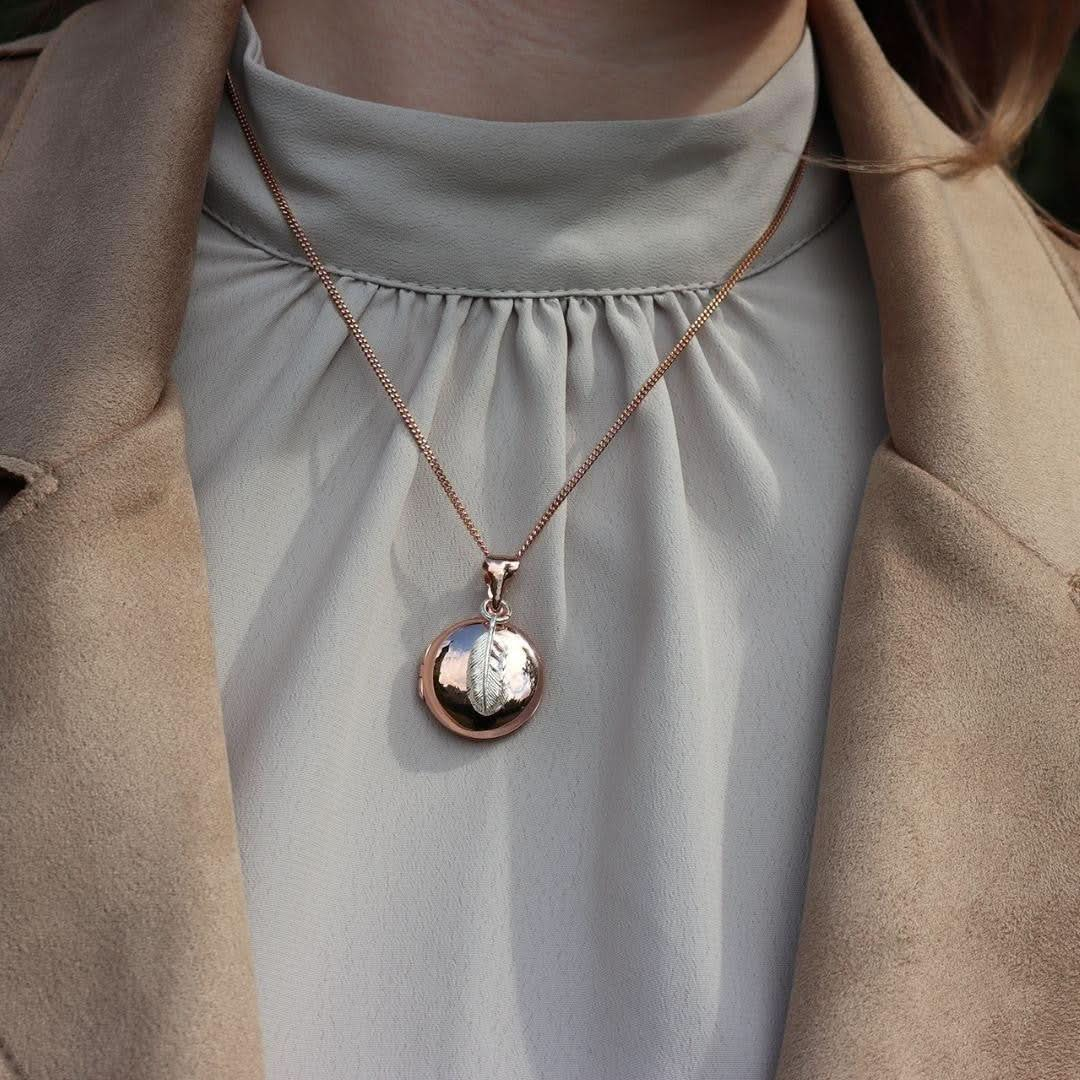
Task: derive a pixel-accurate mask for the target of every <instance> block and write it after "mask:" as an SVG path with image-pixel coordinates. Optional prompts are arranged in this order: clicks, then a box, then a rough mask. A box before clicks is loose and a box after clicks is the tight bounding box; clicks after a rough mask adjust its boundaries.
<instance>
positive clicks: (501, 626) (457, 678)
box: [420, 558, 544, 739]
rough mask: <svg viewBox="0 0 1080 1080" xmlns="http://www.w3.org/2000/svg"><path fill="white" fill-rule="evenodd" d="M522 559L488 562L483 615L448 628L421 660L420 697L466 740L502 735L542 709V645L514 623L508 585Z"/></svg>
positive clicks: (444, 723) (516, 727)
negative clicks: (538, 647)
mask: <svg viewBox="0 0 1080 1080" xmlns="http://www.w3.org/2000/svg"><path fill="white" fill-rule="evenodd" d="M517 568H518V561H517V560H516V559H496V558H488V559H485V560H484V576H485V578H486V580H487V586H488V596H487V599H486V600H485V601H484V604H483V606H482V607H481V609H480V617H479V618H472V619H464V620H463V621H462V622H459V623H455V624H454V625H453V626H450V627H448V628H447V629H446V630H444V631H443V632H442V633H441V634H440V635H439V636H438V637H437V638H435V640H434V641H433V642H432V643H431V644H430V645H429V646H428V648H427V651H426V652H425V653H424V657H423V659H422V660H421V662H420V697H421V698H422V699H423V702H424V704H425V705H426V706H427V707H428V709H429V710H430V711H431V714H432V715H433V716H434V717H435V719H436V720H437V721H438V722H439V723H440V724H442V726H443V727H445V728H447V729H449V730H450V731H452V732H454V734H455V735H461V736H463V737H464V738H466V739H497V738H498V737H499V736H501V735H509V734H510V732H511V731H516V730H517V729H518V728H519V727H521V725H522V724H524V723H525V721H526V720H528V719H529V717H531V716H532V715H533V713H534V712H536V709H537V706H538V705H539V704H540V696H541V692H542V690H543V681H544V672H543V667H542V665H541V663H540V657H539V654H538V653H537V651H536V646H535V645H534V644H533V643H532V641H531V640H530V639H529V637H528V636H527V635H526V634H524V633H522V631H520V630H518V629H517V628H516V627H514V626H511V625H510V622H509V619H510V608H509V607H507V605H506V602H505V601H504V600H503V595H502V594H503V587H504V586H505V584H506V582H507V581H508V580H509V579H510V577H511V575H512V574H513V573H514V571H515V570H517Z"/></svg>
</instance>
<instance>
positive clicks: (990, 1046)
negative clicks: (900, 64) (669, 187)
mask: <svg viewBox="0 0 1080 1080" xmlns="http://www.w3.org/2000/svg"><path fill="white" fill-rule="evenodd" d="M811 17H812V21H813V28H814V31H815V37H816V40H817V42H818V46H819V48H820V50H821V55H822V60H823V69H824V73H825V76H826V79H827V82H828V85H829V88H830V96H831V100H832V104H833V108H834V112H835V114H836V119H837V124H838V127H839V130H840V133H841V138H842V141H843V144H844V150H845V152H846V153H847V154H848V155H850V156H852V157H854V158H857V159H871V160H872V159H880V158H894V157H897V156H900V157H909V156H911V155H913V154H919V153H934V152H937V151H940V150H942V149H944V150H948V149H951V148H952V147H953V146H955V145H956V140H955V137H954V136H952V135H951V134H950V133H949V132H948V131H947V130H946V129H945V128H944V127H943V126H942V125H941V124H940V123H939V122H938V121H937V120H936V118H934V117H933V116H932V115H931V114H930V113H929V111H928V110H927V109H926V108H925V107H924V106H923V105H922V104H921V103H920V102H918V101H917V100H916V99H915V97H914V95H912V94H911V92H910V91H909V90H908V88H907V87H906V86H905V85H904V84H903V83H901V82H900V81H899V79H897V78H896V77H895V76H894V75H893V74H892V73H891V72H890V71H889V68H888V65H887V64H886V62H885V60H884V58H883V56H882V55H881V53H880V51H879V49H878V46H877V44H876V42H875V41H874V40H873V38H872V36H871V34H870V33H869V31H868V29H867V27H866V25H865V23H864V22H863V20H862V19H861V17H860V16H859V14H858V12H857V10H856V8H855V6H854V3H853V0H818V2H815V3H812V6H811ZM853 184H854V189H855V196H856V200H857V205H858V210H859V214H860V219H861V222H862V228H863V234H864V238H865V242H866V246H867V250H868V253H869V257H870V263H871V270H872V273H873V276H874V282H875V288H876V292H877V295H878V302H879V310H880V320H881V332H882V359H883V364H884V383H885V395H886V405H887V410H888V416H889V423H890V431H891V437H890V440H888V441H887V442H886V444H885V445H883V446H882V447H881V448H880V449H879V451H878V453H877V454H876V456H875V458H874V461H873V464H872V467H871V470H870V475H869V479H868V483H867V488H866V492H865V495H864V500H863V504H862V508H861V514H860V519H859V524H858V528H857V532H856V535H855V538H854V542H853V545H852V550H851V556H850V561H849V566H848V573H847V579H846V584H845V590H844V601H843V609H842V618H841V626H840V632H839V640H838V646H837V652H836V657H835V665H834V672H833V687H832V698H831V706H830V713H829V719H828V727H827V736H826V745H825V751H824V757H823V762H822V770H821V776H820V786H819V793H818V806H817V816H816V824H815V829H814V836H813V845H812V856H811V864H810V870H809V877H808V882H807V893H806V902H805V907H804V913H803V921H802V927H801V933H800V939H799V946H798V953H797V958H796V970H795V979H794V986H793V990H792V994H791V999H790V1004H789V1013H788V1018H787V1024H786V1028H785V1032H784V1040H783V1047H782V1051H781V1056H780V1062H779V1066H778V1072H777V1076H778V1078H779V1080H844V1078H854V1077H859V1078H869V1077H884V1076H888V1077H905V1078H907V1077H911V1078H914V1077H926V1078H934V1080H938V1078H941V1077H987V1078H990V1077H994V1078H998V1077H1017V1078H1020V1077H1031V1076H1040V1077H1065V1076H1075V1075H1080V1024H1078V1022H1077V1021H1078V1016H1080V1013H1078V1008H1077V996H1076V994H1077V991H1076V988H1077V986H1078V985H1080V936H1078V933H1077V929H1076V928H1077V926H1078V925H1080V829H1078V828H1077V825H1078V822H1080V740H1078V739H1077V721H1078V719H1080V708H1078V697H1080V695H1078V690H1077V687H1078V675H1080V611H1078V604H1077V601H1078V600H1080V594H1078V593H1077V592H1076V590H1075V585H1076V582H1077V579H1076V578H1075V577H1074V576H1073V574H1074V572H1075V570H1076V568H1077V567H1080V501H1078V492H1080V483H1078V480H1080V434H1078V432H1080V425H1078V424H1077V423H1076V416H1077V406H1078V403H1080V320H1078V307H1077V303H1078V300H1077V293H1076V287H1075V281H1074V279H1073V278H1072V277H1071V276H1070V271H1069V269H1068V267H1067V266H1066V265H1065V263H1064V262H1063V258H1062V256H1063V253H1064V249H1062V250H1061V251H1059V250H1057V249H1056V248H1055V247H1054V244H1053V243H1052V242H1051V241H1050V240H1049V235H1048V233H1047V232H1046V231H1045V230H1044V229H1043V228H1042V227H1041V226H1040V225H1039V224H1038V223H1037V222H1036V220H1035V219H1034V217H1033V215H1032V213H1031V212H1030V210H1029V208H1028V207H1027V205H1026V204H1025V203H1024V201H1023V199H1022V198H1021V197H1020V196H1019V195H1018V194H1017V193H1016V191H1015V190H1014V188H1013V186H1012V185H1011V183H1010V182H1008V181H1007V180H1006V178H1005V177H1004V175H1003V174H1002V173H1001V172H1000V170H993V171H990V172H987V173H984V174H982V175H980V176H979V177H977V178H975V179H969V180H951V181H946V180H943V179H941V178H940V177H939V176H937V175H935V174H934V173H931V172H927V171H924V170H920V171H916V172H909V173H907V174H904V175H900V176H880V175H872V174H864V175H858V174H856V175H855V177H854V178H853ZM1077 254H1078V253H1076V252H1072V253H1071V254H1070V255H1069V258H1070V259H1072V260H1075V259H1076V257H1077Z"/></svg>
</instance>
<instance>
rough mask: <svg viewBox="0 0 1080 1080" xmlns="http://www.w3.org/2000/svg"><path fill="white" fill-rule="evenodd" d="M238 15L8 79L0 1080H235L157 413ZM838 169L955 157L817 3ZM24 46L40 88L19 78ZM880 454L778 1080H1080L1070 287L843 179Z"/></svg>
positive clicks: (1077, 272)
mask: <svg viewBox="0 0 1080 1080" xmlns="http://www.w3.org/2000/svg"><path fill="white" fill-rule="evenodd" d="M236 15H237V5H236V3H235V2H234V0H219V2H213V0H197V2H187V3H150V2H146V0H109V2H106V0H99V2H98V3H95V4H93V5H91V6H90V7H89V8H86V9H83V10H82V11H80V12H79V13H77V14H76V15H74V16H72V17H71V18H70V19H68V20H67V21H66V22H65V23H64V24H63V26H62V27H61V28H60V30H58V31H56V32H54V33H53V34H51V35H47V36H46V37H45V38H42V39H38V40H35V41H32V42H29V43H21V44H17V45H15V46H9V47H7V48H6V49H4V50H0V53H6V56H4V58H2V59H0V104H3V105H4V107H5V111H6V115H3V116H0V123H2V124H3V125H4V126H3V133H2V134H0V236H3V238H4V257H3V259H2V260H0V296H2V297H3V298H4V299H3V302H4V304H5V318H4V320H3V321H2V323H0V326H2V331H0V334H2V337H0V341H2V342H3V345H2V347H0V470H2V471H3V472H4V473H5V474H7V476H8V477H9V478H13V481H14V482H13V484H12V485H10V486H11V487H13V489H16V490H17V489H18V487H19V485H22V487H21V490H17V494H15V495H14V497H13V498H11V499H10V501H9V502H7V504H6V505H3V506H2V507H0V611H2V613H3V618H2V620H0V641H2V646H3V656H4V666H3V670H2V674H0V852H2V853H3V863H4V873H3V874H2V875H0V1077H4V1078H5V1080H13V1078H15V1080H61V1078H64V1080H67V1078H74V1077H79V1078H95V1080H97V1078H102V1080H103V1078H114V1077H125V1078H127V1077H130V1078H135V1080H151V1078H154V1080H179V1078H181V1077H185V1078H186V1077H193V1076H200V1077H201V1076H214V1077H229V1078H234V1077H235V1078H243V1080H254V1078H257V1077H259V1076H261V1075H262V1072H263V1066H262V1060H261V1050H260V1044H259V1031H258V1021H257V1010H256V999H255V990H254V979H253V974H252V965H251V956H250V945H249V939H248V931H247V925H246V913H245V909H244V892H243V882H242V877H241V868H240V864H239V858H238V853H237V847H236V833H235V820H234V816H233V808H232V802H231V791H230V783H229V774H228V764H227V759H226V754H225V747H224V738H223V732H222V724H221V708H220V701H219V698H218V691H217V680H216V674H215V670H214V653H213V638H212V633H211V623H210V615H209V602H208V592H207V581H206V573H205V565H204V556H203V550H202V547H201V541H200V537H199V527H198V516H197V510H196V505H195V501H194V497H193V492H192V487H191V480H190V474H189V472H188V469H187V463H186V460H185V450H184V416H183V410H182V407H181V404H180V400H179V396H178V394H177V390H176V387H175V384H174V383H173V382H172V380H171V379H170V378H169V377H168V375H167V372H168V368H169V363H170V360H171V357H172V354H173V351H174V349H175V346H176V340H177V332H178V329H179V325H180V321H181V318H182V316H183V312H184V308H185V304H186V298H187V290H188V286H189V281H190V269H191V263H192V258H193V246H194V237H195V226H196V221H197V215H198V212H199V205H200V200H201V194H202V186H203V182H204V177H205V169H206V162H207V155H208V150H209V139H210V134H211V125H212V119H213V114H214V110H215V109H216V107H217V104H218V101H219V99H220V94H221V84H222V80H223V78H224V69H225V62H226V55H227V51H228V46H229V43H230V41H231V38H232V33H233V29H234V27H235V19H236ZM811 21H812V24H813V29H814V33H815V38H816V40H817V42H818V46H819V49H820V53H821V61H822V68H823V71H824V75H825V78H826V81H827V83H828V86H829V91H830V97H831V100H832V104H833V108H834V111H835V115H836V119H837V125H838V128H839V131H840V135H841V139H842V141H843V144H844V149H845V152H846V153H848V154H849V155H851V156H853V157H855V158H873V157H878V156H881V155H894V154H901V155H910V154H917V153H920V152H925V151H927V150H935V149H939V148H942V147H948V146H951V145H954V144H955V136H953V135H951V134H950V133H949V132H948V131H947V129H946V128H945V127H944V126H943V125H942V124H941V123H940V122H939V121H937V119H936V118H935V117H934V116H933V115H932V114H931V113H930V112H929V111H928V110H927V109H926V108H925V107H924V106H923V105H922V104H921V103H920V102H919V101H918V100H917V99H916V98H915V97H914V95H913V94H912V93H911V92H910V90H909V89H908V88H907V87H906V86H905V85H904V84H903V83H902V82H901V81H900V80H899V79H898V78H897V76H896V75H895V73H894V72H892V70H891V69H890V68H889V66H888V65H887V63H886V62H885V60H884V57H883V56H882V54H881V52H880V50H879V49H878V47H877V44H876V42H875V41H874V40H873V37H872V35H871V34H870V32H869V30H868V29H867V27H866V25H865V23H864V22H863V20H862V18H861V16H860V15H859V13H858V11H857V9H856V7H855V5H854V3H853V0H812V3H811ZM42 45H44V49H43V51H42V52H41V54H40V57H38V58H37V59H36V61H35V59H34V55H35V53H36V52H37V50H38V49H40V48H41V47H42ZM853 183H854V189H855V196H856V200H857V205H858V210H859V215H860V220H861V223H862V228H863V233H864V236H865V239H866V244H867V249H868V252H869V255H870V261H871V269H872V273H873V276H874V284H875V290H876V292H877V296H878V302H879V311H880V316H881V324H882V349H883V363H884V376H885V392H886V403H887V407H888V414H889V422H890V430H891V435H890V438H889V440H888V441H887V442H886V443H885V444H883V445H882V446H881V447H880V448H879V450H878V452H877V453H876V455H875V457H874V461H873V464H872V467H871V471H870V476H869V480H868V483H867V487H866V491H865V494H864V498H863V504H862V508H861V514H860V518H859V525H858V528H857V531H856V535H855V537H854V539H853V543H852V548H851V554H850V559H849V565H848V573H847V578H846V582H845V586H844V596H843V611H842V619H841V627H840V633H839V639H838V643H837V649H836V655H835V665H834V672H833V689H832V697H831V702H830V709H829V720H828V730H827V736H826V745H825V753H824V758H823V763H822V772H821V778H820V784H819V792H818V806H817V816H816V822H815V827H814V833H813V842H812V854H811V862H810V869H809V878H808V882H807V897H806V903H805V907H804V913H803V920H802V925H801V929H800V936H799V944H798V951H797V957H796V968H795V978H794V984H793V988H792V993H791V998H790V1003H789V1009H788V1015H787V1022H786V1026H785V1034H784V1040H783V1046H782V1050H781V1055H780V1060H779V1062H778V1066H777V1071H776V1078H777V1080H845V1078H855V1077H858V1078H871V1077H872V1078H879V1077H901V1078H911V1080H914V1078H931V1077H933V1078H935V1080H936V1078H940V1077H959V1078H972V1080H974V1078H980V1080H981V1078H990V1077H994V1078H1001V1077H1017V1078H1019V1077H1025V1078H1026V1077H1035V1076H1038V1077H1046V1078H1064V1077H1073V1076H1077V1075H1080V992H1078V989H1077V988H1078V986H1080V930H1078V927H1080V798H1078V793H1080V749H1078V748H1080V738H1078V735H1080V731H1078V728H1080V577H1078V571H1080V425H1078V423H1077V413H1078V407H1080V314H1078V313H1080V296H1078V281H1080V253H1078V252H1077V251H1076V250H1075V249H1073V248H1070V247H1068V246H1067V245H1066V244H1064V243H1063V242H1061V241H1060V240H1058V239H1057V238H1055V237H1053V236H1052V235H1051V234H1050V233H1049V232H1048V231H1047V230H1046V229H1045V228H1043V227H1042V226H1041V225H1040V223H1039V222H1038V221H1037V219H1036V218H1035V216H1034V215H1033V213H1032V212H1031V210H1030V209H1029V207H1028V206H1027V205H1026V203H1025V202H1024V200H1023V198H1022V196H1020V194H1019V193H1018V192H1017V190H1016V188H1015V186H1014V185H1013V184H1012V182H1011V181H1010V180H1009V179H1008V178H1007V177H1006V176H1005V175H1004V174H1003V173H1002V172H1001V171H1000V170H989V171H987V172H984V173H983V174H981V175H980V176H978V177H976V178H974V179H970V180H964V181H958V180H946V179H944V178H942V177H941V176H939V175H936V174H934V173H930V172H925V171H920V172H910V173H906V174H903V175H900V176H873V175H860V174H856V175H855V177H854V180H853Z"/></svg>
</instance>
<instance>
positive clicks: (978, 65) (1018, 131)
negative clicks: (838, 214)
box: [849, 0, 1080, 242]
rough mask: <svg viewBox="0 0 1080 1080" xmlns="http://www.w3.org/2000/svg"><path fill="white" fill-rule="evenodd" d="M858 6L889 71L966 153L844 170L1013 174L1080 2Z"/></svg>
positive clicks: (888, 1)
mask: <svg viewBox="0 0 1080 1080" xmlns="http://www.w3.org/2000/svg"><path fill="white" fill-rule="evenodd" d="M859 7H860V9H861V10H862V13H863V15H864V16H865V18H866V21H867V22H868V23H869V25H870V27H871V29H872V30H873V31H874V34H875V36H876V37H877V39H878V41H879V43H880V44H881V47H882V49H883V51H884V52H885V54H886V56H888V58H889V61H890V63H891V64H892V65H893V67H895V68H896V70H897V71H898V72H899V73H900V75H901V76H903V78H904V79H905V80H906V81H907V82H908V83H909V84H910V85H911V87H912V88H913V89H914V90H915V92H916V93H917V94H918V95H919V96H920V97H921V98H922V99H923V100H924V101H925V102H926V103H927V104H928V105H929V106H930V107H931V108H932V109H933V110H934V111H935V112H936V113H937V114H938V115H939V116H940V117H941V118H942V119H943V120H944V121H945V122H946V123H947V124H948V125H949V126H950V127H951V128H952V129H953V130H954V131H956V132H957V133H959V134H960V135H962V136H963V137H964V138H965V140H966V142H967V145H966V146H965V147H964V149H963V150H961V151H960V152H958V153H956V154H954V155H951V156H949V157H943V158H937V159H920V160H919V161H914V162H903V163H894V164H890V165H884V164H883V165H874V164H870V163H849V165H850V166H851V167H854V168H856V169H866V170H867V171H885V170H888V171H893V170H895V169H896V168H913V167H914V168H917V167H925V166H931V167H936V168H940V169H942V170H944V171H946V172H948V173H950V174H963V173H970V172H975V171H977V170H979V169H982V168H985V167H987V166H990V165H1003V166H1005V167H1006V168H1011V167H1013V166H1014V165H1015V164H1016V162H1017V160H1018V157H1019V154H1020V150H1021V148H1022V147H1023V144H1024V141H1025V140H1026V138H1027V135H1028V133H1029V132H1030V130H1031V127H1032V125H1033V124H1034V122H1035V120H1036V119H1037V117H1038V116H1039V113H1040V112H1042V110H1043V107H1044V106H1045V104H1046V100H1047V98H1048V97H1049V95H1050V91H1051V90H1052V89H1053V87H1054V83H1055V81H1056V79H1057V77H1058V75H1059V73H1060V71H1061V68H1062V66H1063V64H1064V62H1065V58H1066V56H1067V55H1068V52H1069V47H1070V44H1071V42H1072V38H1073V35H1074V34H1075V33H1076V31H1077V28H1078V27H1080V0H903V2H901V0H859ZM1033 205H1034V204H1033ZM1035 209H1036V210H1037V211H1038V212H1039V213H1040V214H1041V216H1043V217H1044V218H1045V219H1046V220H1047V222H1048V224H1050V225H1051V226H1052V227H1053V228H1054V229H1055V230H1056V231H1058V232H1060V233H1061V234H1062V235H1064V236H1066V237H1067V238H1068V239H1070V240H1072V241H1073V242H1077V241H1078V240H1080V234H1077V233H1073V232H1072V231H1071V230H1069V229H1067V228H1066V227H1065V226H1064V225H1061V224H1060V223H1059V222H1056V221H1054V220H1052V219H1051V218H1050V217H1049V215H1047V214H1046V213H1045V211H1042V210H1041V208H1039V207H1037V206H1036V207H1035Z"/></svg>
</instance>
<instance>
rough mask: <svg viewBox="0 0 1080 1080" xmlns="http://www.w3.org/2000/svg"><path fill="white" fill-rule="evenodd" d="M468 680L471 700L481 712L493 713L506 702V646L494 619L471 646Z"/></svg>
mask: <svg viewBox="0 0 1080 1080" xmlns="http://www.w3.org/2000/svg"><path fill="white" fill-rule="evenodd" d="M467 681H468V697H469V704H470V705H472V707H473V708H474V709H475V710H476V711H477V712H478V713H479V714H480V715H481V716H491V715H493V714H494V713H497V712H498V711H499V710H500V709H501V708H502V707H503V706H504V705H505V704H506V699H507V696H508V695H507V689H506V646H505V645H504V644H503V642H502V641H500V640H499V634H498V624H497V623H496V622H495V620H494V619H492V620H491V622H490V623H489V624H488V628H487V632H486V633H484V634H482V635H481V636H480V637H478V638H477V639H476V642H475V643H474V645H473V647H472V648H471V649H470V650H469V671H468V677H467Z"/></svg>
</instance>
